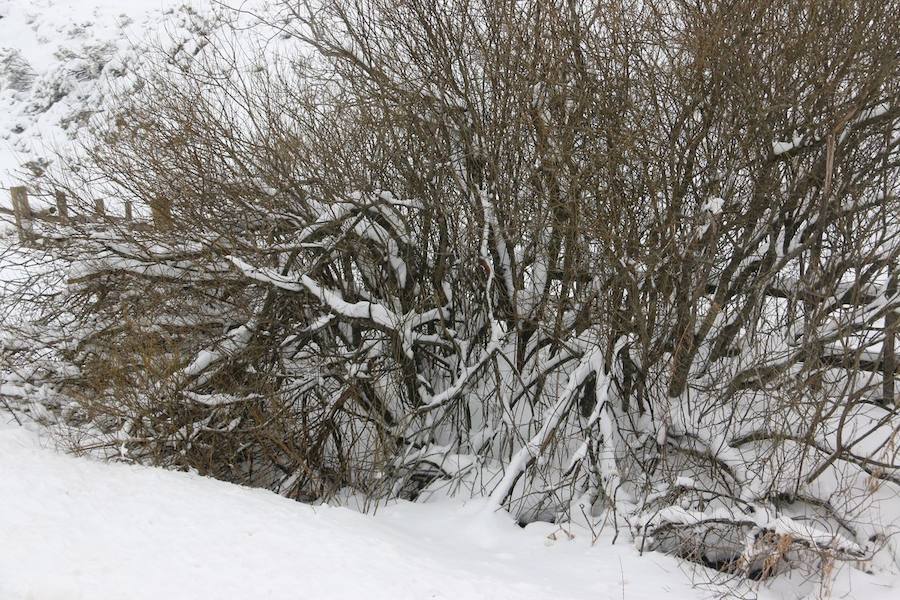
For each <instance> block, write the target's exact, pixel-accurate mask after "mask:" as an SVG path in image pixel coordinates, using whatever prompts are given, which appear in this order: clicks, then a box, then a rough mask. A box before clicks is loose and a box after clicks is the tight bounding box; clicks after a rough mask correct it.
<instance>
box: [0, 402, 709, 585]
mask: <svg viewBox="0 0 900 600" xmlns="http://www.w3.org/2000/svg"><path fill="white" fill-rule="evenodd" d="M8 421H9V417H8V415H6V414H4V415H0V473H2V477H0V506H2V510H0V598H4V600H13V599H16V600H18V599H25V598H30V599H40V600H51V599H57V598H58V599H63V598H64V599H66V600H76V599H79V598H90V599H95V600H96V599H100V598H109V599H112V598H115V599H123V600H124V599H126V598H135V599H138V598H141V599H142V598H147V599H159V598H165V599H166V600H177V599H185V600H187V599H196V598H220V599H223V600H224V599H228V598H235V599H240V600H247V599H248V598H269V599H277V598H284V599H294V598H308V599H323V600H324V599H332V598H334V599H337V598H342V599H343V598H346V599H354V600H355V599H361V598H369V599H380V598H385V599H390V600H401V599H407V598H408V599H410V600H425V599H441V598H444V599H448V600H462V599H467V600H474V599H479V598H484V599H489V598H490V599H497V600H500V599H507V598H508V599H510V600H512V599H516V600H541V599H546V598H556V599H564V598H572V599H575V598H584V599H586V600H587V599H598V598H627V599H635V600H637V599H641V598H646V599H647V600H651V599H654V598H658V597H659V596H660V595H661V594H663V593H670V594H673V595H674V597H676V598H701V597H703V595H702V594H701V593H700V592H698V591H695V590H692V589H691V588H690V585H689V581H688V579H687V578H686V577H685V576H684V574H683V573H682V572H681V571H680V570H679V567H678V564H677V563H676V562H675V561H674V560H673V559H670V558H666V557H662V556H658V555H651V556H647V557H644V558H640V557H638V556H637V551H636V550H635V549H634V548H632V547H630V546H628V545H620V546H616V547H609V546H607V545H605V544H602V545H598V546H596V547H593V548H591V547H590V545H589V544H588V542H589V539H590V534H589V532H581V531H578V532H577V533H576V536H575V538H574V539H571V540H570V539H569V537H568V536H567V535H566V533H565V532H563V531H561V530H556V528H555V527H554V526H552V525H549V524H539V525H537V524H536V525H533V526H530V527H528V528H527V529H524V530H523V529H520V528H518V527H516V526H515V524H514V523H513V522H512V521H511V520H510V519H509V518H508V517H505V516H500V515H484V514H477V515H475V514H474V511H473V510H472V509H471V507H469V508H468V509H467V508H466V507H463V508H454V507H450V506H445V505H421V504H419V505H414V504H401V505H395V506H391V507H389V508H386V509H384V510H382V511H379V512H378V514H377V515H376V516H375V517H369V516H364V515H361V514H359V513H357V512H353V511H351V510H348V509H344V508H331V507H327V506H318V507H312V506H307V505H304V504H300V503H297V502H293V501H290V500H286V499H284V498H281V497H280V496H277V495H276V494H273V493H270V492H266V491H262V490H252V489H247V488H241V487H238V486H234V485H230V484H227V483H222V482H219V481H214V480H212V479H207V478H203V477H197V476H193V475H189V474H186V473H173V472H166V471H162V470H159V469H151V468H144V467H137V466H132V465H124V464H103V463H99V462H95V461H92V460H89V459H86V458H70V457H65V456H61V455H59V454H56V453H55V452H54V451H53V450H51V449H48V448H42V447H40V444H39V442H38V439H37V438H36V437H35V435H34V434H32V433H30V432H28V431H26V430H25V429H24V428H18V427H16V426H15V425H14V424H11V423H8Z"/></svg>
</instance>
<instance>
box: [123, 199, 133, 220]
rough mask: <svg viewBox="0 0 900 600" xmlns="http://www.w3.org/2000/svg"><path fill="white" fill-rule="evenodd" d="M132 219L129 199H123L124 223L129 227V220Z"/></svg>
mask: <svg viewBox="0 0 900 600" xmlns="http://www.w3.org/2000/svg"><path fill="white" fill-rule="evenodd" d="M133 220H134V215H133V214H132V212H131V200H126V201H125V225H127V226H128V227H131V222H132V221H133Z"/></svg>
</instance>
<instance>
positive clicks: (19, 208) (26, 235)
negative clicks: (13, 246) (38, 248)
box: [9, 186, 34, 243]
mask: <svg viewBox="0 0 900 600" xmlns="http://www.w3.org/2000/svg"><path fill="white" fill-rule="evenodd" d="M9 191H10V194H11V195H12V205H13V215H14V216H15V218H16V229H18V230H19V241H20V242H23V243H24V242H27V241H30V240H31V239H32V238H33V237H34V223H33V222H32V220H31V216H32V215H31V205H30V204H28V190H27V188H25V187H24V186H16V187H11V188H9Z"/></svg>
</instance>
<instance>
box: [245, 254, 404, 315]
mask: <svg viewBox="0 0 900 600" xmlns="http://www.w3.org/2000/svg"><path fill="white" fill-rule="evenodd" d="M228 260H230V261H231V262H232V263H234V265H235V266H236V267H237V268H238V269H240V270H241V271H242V272H243V273H244V275H246V276H247V277H250V278H251V279H255V280H256V281H260V282H263V283H268V284H270V285H274V286H275V287H279V288H281V289H284V290H288V291H291V292H301V291H307V292H309V293H310V294H312V295H313V296H315V297H316V298H318V299H319V301H320V302H321V303H322V304H324V305H325V306H327V307H328V308H329V309H330V310H332V311H334V312H335V313H337V314H338V315H341V316H342V317H346V318H348V319H368V320H370V321H372V322H374V323H375V324H376V325H378V326H380V327H383V328H385V329H389V330H392V331H393V330H396V329H397V328H398V327H399V325H400V321H401V320H400V318H399V317H398V316H397V315H396V314H394V313H393V312H392V311H391V310H389V309H388V308H386V307H385V306H383V305H381V304H377V303H375V302H366V301H362V300H361V301H359V302H347V301H346V300H344V299H343V298H341V295H340V293H339V292H337V291H335V290H330V289H328V288H326V287H323V286H321V285H319V284H318V283H317V282H316V281H315V280H314V279H312V278H311V277H309V276H308V275H301V276H300V279H299V280H297V279H292V278H290V277H287V276H284V275H282V274H281V273H279V272H278V271H276V270H275V269H269V268H265V267H254V266H253V265H251V264H249V263H247V262H244V261H243V260H241V259H239V258H237V257H235V256H229V257H228Z"/></svg>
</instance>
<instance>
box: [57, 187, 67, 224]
mask: <svg viewBox="0 0 900 600" xmlns="http://www.w3.org/2000/svg"><path fill="white" fill-rule="evenodd" d="M56 214H57V215H59V222H60V223H62V224H63V225H65V224H66V223H68V222H69V205H68V204H66V193H65V192H64V191H62V190H56Z"/></svg>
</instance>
